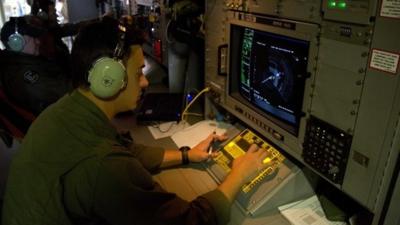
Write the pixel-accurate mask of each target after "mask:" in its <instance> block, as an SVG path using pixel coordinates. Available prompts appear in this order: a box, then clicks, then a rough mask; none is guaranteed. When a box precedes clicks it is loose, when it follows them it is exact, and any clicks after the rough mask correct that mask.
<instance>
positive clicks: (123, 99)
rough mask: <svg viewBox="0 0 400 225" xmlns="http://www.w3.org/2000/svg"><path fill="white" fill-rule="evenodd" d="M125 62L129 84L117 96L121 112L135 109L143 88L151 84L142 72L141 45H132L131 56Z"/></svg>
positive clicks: (142, 57)
mask: <svg viewBox="0 0 400 225" xmlns="http://www.w3.org/2000/svg"><path fill="white" fill-rule="evenodd" d="M124 62H125V63H124V64H125V67H126V73H127V78H126V82H127V85H126V88H124V89H123V90H121V92H120V94H119V95H118V97H117V102H118V111H119V112H124V111H128V110H133V109H135V108H136V107H137V104H138V102H139V100H140V94H141V92H142V89H144V88H146V87H147V86H148V85H149V82H148V81H147V79H146V77H145V76H144V74H143V72H142V69H143V67H144V56H143V51H142V48H141V47H140V46H139V45H133V46H131V47H130V54H129V58H127V59H126V60H125V61H124Z"/></svg>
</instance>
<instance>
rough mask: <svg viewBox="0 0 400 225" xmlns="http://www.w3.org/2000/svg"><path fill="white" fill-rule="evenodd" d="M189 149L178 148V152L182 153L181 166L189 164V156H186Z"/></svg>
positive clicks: (187, 147)
mask: <svg viewBox="0 0 400 225" xmlns="http://www.w3.org/2000/svg"><path fill="white" fill-rule="evenodd" d="M190 149H191V148H190V147H189V146H182V147H180V148H179V151H181V153H182V165H187V164H189V155H188V151H189V150H190Z"/></svg>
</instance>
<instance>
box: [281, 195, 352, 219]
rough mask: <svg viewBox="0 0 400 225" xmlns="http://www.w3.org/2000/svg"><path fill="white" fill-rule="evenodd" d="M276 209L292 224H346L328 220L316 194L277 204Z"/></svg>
mask: <svg viewBox="0 0 400 225" xmlns="http://www.w3.org/2000/svg"><path fill="white" fill-rule="evenodd" d="M278 209H279V210H280V212H281V214H282V215H283V216H284V217H285V218H286V219H287V220H289V222H290V223H291V224H293V225H346V223H345V222H337V221H329V220H328V219H327V218H326V217H325V213H324V211H323V210H322V207H321V203H320V202H319V200H318V198H317V196H316V195H314V196H312V197H310V198H308V199H305V200H301V201H297V202H294V203H289V204H286V205H283V206H279V207H278Z"/></svg>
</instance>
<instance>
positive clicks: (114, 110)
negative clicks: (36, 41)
mask: <svg viewBox="0 0 400 225" xmlns="http://www.w3.org/2000/svg"><path fill="white" fill-rule="evenodd" d="M138 37H141V35H139V34H138V33H137V32H133V31H132V30H130V29H129V28H126V27H123V26H121V25H120V24H119V22H118V21H117V20H114V19H103V20H102V21H101V22H96V23H94V24H91V25H89V26H87V27H85V28H84V29H82V30H81V31H80V33H79V34H78V35H77V37H76V39H75V42H74V45H73V48H72V59H73V65H74V66H73V75H72V79H73V84H74V87H75V89H74V90H73V91H72V92H71V93H69V94H67V95H65V96H64V97H63V98H61V99H60V100H59V101H57V102H56V103H55V104H53V105H51V106H50V107H48V108H47V109H46V110H45V111H43V112H42V113H41V114H40V115H39V117H38V118H37V119H36V120H35V121H34V123H33V124H32V126H31V128H30V129H29V132H28V133H27V135H26V137H25V138H24V140H23V143H22V145H21V147H20V149H19V151H18V152H17V154H16V156H15V157H14V159H13V162H12V165H11V169H10V174H9V177H8V181H7V187H6V193H5V199H4V207H3V221H2V222H3V224H7V225H24V224H33V225H35V224H37V225H47V224H59V225H66V224H68V225H70V224H79V225H85V224H102V225H111V224H113V225H124V224H126V225H128V224H129V225H132V224H137V225H149V224H151V225H161V224H174V225H183V224H198V225H214V224H226V223H227V222H228V220H229V217H230V208H231V204H232V202H233V201H234V199H235V195H236V193H237V192H238V191H239V190H240V188H241V187H242V185H243V184H245V182H247V181H249V179H251V178H253V177H254V176H255V175H256V174H257V172H258V171H259V170H261V169H264V168H266V166H267V165H266V164H263V162H262V160H263V159H264V158H265V157H266V155H267V153H266V151H265V150H263V149H259V148H257V147H256V146H255V145H253V146H251V147H250V148H249V150H248V151H247V153H246V154H245V155H243V156H241V157H238V158H237V159H235V160H234V162H233V167H232V171H231V172H230V174H229V175H228V176H227V177H226V179H225V181H224V182H223V183H222V184H221V185H219V186H218V187H217V188H216V189H215V190H212V191H210V192H208V193H205V194H203V195H201V196H198V197H197V198H196V199H194V200H193V201H190V202H188V201H185V200H183V199H181V198H179V197H178V196H177V195H176V194H174V193H168V192H166V191H165V190H163V189H162V188H161V186H160V185H159V184H158V183H157V182H155V181H154V180H153V179H152V173H155V172H157V171H159V170H160V169H163V168H167V167H170V166H178V165H181V164H188V163H189V162H192V163H197V162H202V161H205V160H207V159H209V158H210V157H215V156H216V154H217V153H214V154H212V155H211V156H210V155H209V154H208V152H207V149H208V147H209V145H210V143H211V142H212V141H213V140H220V141H223V140H225V139H226V137H225V136H224V135H222V136H220V135H215V134H210V135H209V136H208V137H207V138H206V139H205V140H203V141H201V142H200V143H199V144H197V145H196V146H194V147H193V148H192V149H190V150H188V149H184V150H182V151H178V150H175V149H174V150H165V149H163V148H155V147H147V146H144V145H139V144H137V143H135V142H134V141H132V140H131V139H129V138H126V137H125V136H122V135H120V134H118V132H117V130H116V129H115V128H114V127H113V125H112V123H111V120H112V119H113V117H114V116H115V115H116V114H118V113H120V112H125V111H129V110H133V109H134V108H135V107H136V106H137V102H138V100H139V96H140V93H141V91H142V89H144V88H146V87H147V86H148V81H147V79H146V77H145V76H144V75H143V73H142V68H143V67H144V56H143V51H142V48H141V45H140V44H141V43H142V39H141V38H138ZM132 132H135V131H132Z"/></svg>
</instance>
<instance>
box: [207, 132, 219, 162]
mask: <svg viewBox="0 0 400 225" xmlns="http://www.w3.org/2000/svg"><path fill="white" fill-rule="evenodd" d="M216 133H217V132H216V131H215V130H214V131H213V135H214V134H216ZM213 144H214V137H213V139H212V141H211V143H210V145H209V146H208V156H209V157H211V154H212V150H213V147H212V146H213Z"/></svg>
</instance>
